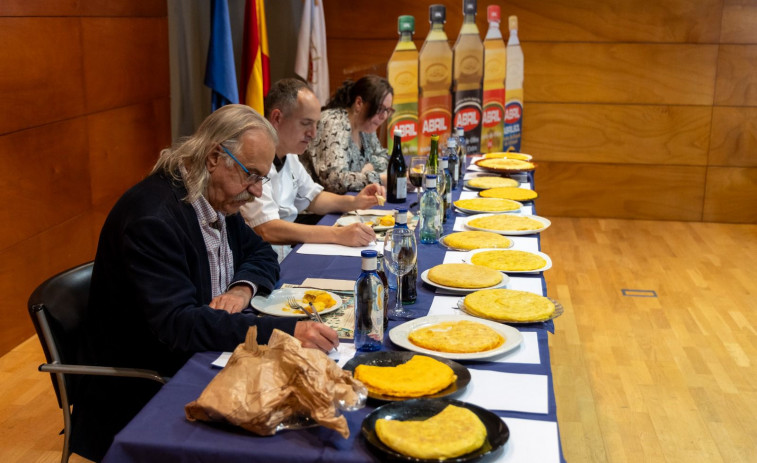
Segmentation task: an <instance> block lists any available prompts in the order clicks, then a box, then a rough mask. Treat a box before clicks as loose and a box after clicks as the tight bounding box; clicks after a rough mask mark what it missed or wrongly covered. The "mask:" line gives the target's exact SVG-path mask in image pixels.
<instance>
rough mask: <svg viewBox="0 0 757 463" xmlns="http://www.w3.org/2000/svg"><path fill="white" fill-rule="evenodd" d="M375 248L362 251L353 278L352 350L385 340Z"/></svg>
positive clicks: (366, 348) (377, 345)
mask: <svg viewBox="0 0 757 463" xmlns="http://www.w3.org/2000/svg"><path fill="white" fill-rule="evenodd" d="M376 255H377V253H376V251H373V250H368V251H362V252H361V253H360V257H362V259H363V262H362V272H361V273H360V276H359V277H358V279H357V281H356V282H355V332H354V335H355V350H357V351H359V352H370V351H374V350H379V349H381V345H382V343H383V341H384V312H385V311H384V305H385V303H384V283H383V282H382V281H381V277H379V275H378V273H377V272H376Z"/></svg>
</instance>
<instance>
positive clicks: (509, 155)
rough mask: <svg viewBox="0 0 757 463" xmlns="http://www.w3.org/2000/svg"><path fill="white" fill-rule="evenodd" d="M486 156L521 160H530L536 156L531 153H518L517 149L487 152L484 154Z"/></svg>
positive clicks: (488, 157) (487, 157)
mask: <svg viewBox="0 0 757 463" xmlns="http://www.w3.org/2000/svg"><path fill="white" fill-rule="evenodd" d="M484 158H486V159H497V158H500V159H501V158H506V159H520V160H521V161H530V160H531V159H533V158H534V157H533V156H531V155H530V154H526V153H516V152H515V151H499V152H496V153H486V154H484Z"/></svg>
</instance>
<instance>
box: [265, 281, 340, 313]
mask: <svg viewBox="0 0 757 463" xmlns="http://www.w3.org/2000/svg"><path fill="white" fill-rule="evenodd" d="M290 297H291V298H294V299H295V300H296V301H297V303H298V304H301V305H306V304H307V303H308V302H312V303H313V306H314V307H315V308H316V309H317V310H318V313H319V314H321V315H323V314H327V313H331V312H333V311H335V310H337V309H338V308H339V307H341V306H342V298H341V297H339V296H337V295H336V294H334V293H332V292H331V291H322V290H319V289H305V288H280V289H274V290H273V292H271V294H269V295H268V296H260V295H258V296H255V297H253V298H252V301H250V303H251V304H252V306H253V307H254V308H255V309H256V310H257V311H259V312H262V313H264V314H266V315H273V316H276V317H307V316H308V315H307V314H306V313H304V312H303V311H301V310H299V309H295V308H292V307H290V306H289V302H288V301H287V300H288V299H289V298H290Z"/></svg>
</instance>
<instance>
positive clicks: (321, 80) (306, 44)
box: [294, 0, 329, 105]
mask: <svg viewBox="0 0 757 463" xmlns="http://www.w3.org/2000/svg"><path fill="white" fill-rule="evenodd" d="M294 72H296V73H297V75H299V76H300V77H302V78H303V79H305V80H306V81H308V82H309V83H310V85H311V87H313V92H314V93H315V96H317V97H318V99H319V100H320V101H321V104H322V105H325V104H326V101H328V99H329V61H328V58H327V56H326V19H325V17H324V15H323V0H304V5H303V8H302V21H301V22H300V34H299V37H298V38H297V59H296V60H295V64H294Z"/></svg>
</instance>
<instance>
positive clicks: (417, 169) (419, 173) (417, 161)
mask: <svg viewBox="0 0 757 463" xmlns="http://www.w3.org/2000/svg"><path fill="white" fill-rule="evenodd" d="M426 161H427V158H426V156H413V157H411V158H410V173H409V176H410V183H412V184H413V187H415V202H416V203H418V202H420V194H421V193H420V189H421V187H422V186H423V178H424V176H425V173H426Z"/></svg>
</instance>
